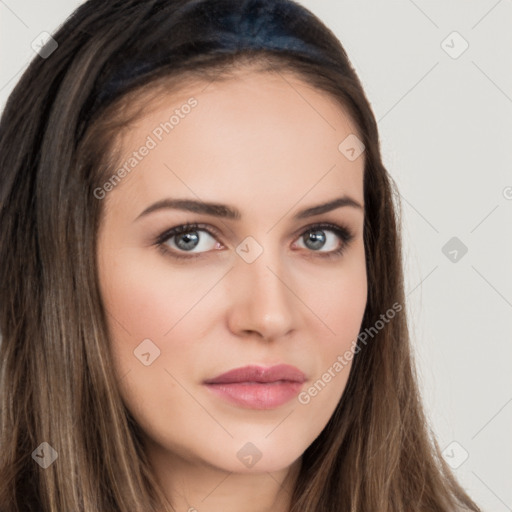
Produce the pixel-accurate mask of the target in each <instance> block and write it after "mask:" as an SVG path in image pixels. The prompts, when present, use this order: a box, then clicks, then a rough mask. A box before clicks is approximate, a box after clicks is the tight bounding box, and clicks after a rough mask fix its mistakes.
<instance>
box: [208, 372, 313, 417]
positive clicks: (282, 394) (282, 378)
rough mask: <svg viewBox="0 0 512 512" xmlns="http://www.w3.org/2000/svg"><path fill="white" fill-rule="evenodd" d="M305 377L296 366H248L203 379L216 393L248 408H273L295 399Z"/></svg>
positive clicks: (228, 400) (210, 389) (239, 405)
mask: <svg viewBox="0 0 512 512" xmlns="http://www.w3.org/2000/svg"><path fill="white" fill-rule="evenodd" d="M305 381H306V376H305V375H304V373H302V372H301V371H300V370H299V369H298V368H295V367H294V366H290V365H286V364H280V365H277V366H272V367H270V368H266V367H261V366H245V367H243V368H236V369H234V370H231V371H229V372H226V373H223V374H222V375H218V376H217V377H215V378H213V379H208V380H205V381H204V382H203V384H204V385H205V386H206V388H207V389H208V390H209V391H210V392H212V393H213V394H214V395H215V396H217V397H220V398H222V399H223V400H226V401H227V402H229V403H231V404H234V405H236V406H238V407H244V408H247V409H274V408H276V407H279V406H281V405H283V404H285V403H287V402H289V401H290V400H291V399H292V398H294V397H295V396H296V395H297V394H298V393H299V391H300V389H301V388H302V384H303V383H304V382H305Z"/></svg>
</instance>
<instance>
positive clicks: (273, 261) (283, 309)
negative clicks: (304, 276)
mask: <svg viewBox="0 0 512 512" xmlns="http://www.w3.org/2000/svg"><path fill="white" fill-rule="evenodd" d="M229 279H230V283H229V290H230V293H229V295H230V307H229V311H228V315H229V317H228V325H229V328H230V330H231V331H232V332H233V333H234V334H236V335H238V336H245V337H247V336H249V335H257V336H258V337H260V338H262V339H265V340H268V341H270V340H274V339H279V338H280V337H283V336H286V335H288V334H290V333H291V332H292V331H293V330H294V329H296V328H297V327H298V325H297V323H298V318H299V311H298V308H299V307H300V301H299V300H298V299H297V298H296V296H295V295H294V291H293V288H294V287H293V283H291V282H290V281H291V277H290V272H287V271H286V268H285V267H284V266H283V265H282V262H281V260H280V258H279V256H278V255H276V256H273V255H272V254H270V251H267V250H264V251H263V253H262V254H261V255H260V256H259V257H258V258H257V259H256V260H255V261H253V262H252V263H247V262H246V261H244V260H243V259H242V258H239V259H238V260H237V261H236V263H235V268H234V269H233V270H232V271H231V272H230V273H229Z"/></svg>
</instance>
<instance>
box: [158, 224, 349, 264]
mask: <svg viewBox="0 0 512 512" xmlns="http://www.w3.org/2000/svg"><path fill="white" fill-rule="evenodd" d="M323 230H325V231H332V232H333V233H334V234H336V235H337V236H338V237H339V238H340V239H341V240H342V242H343V244H342V245H341V247H339V248H338V249H335V250H333V251H329V252H323V253H322V252H318V251H313V250H311V251H310V252H312V253H313V254H315V255H316V256H318V257H320V258H326V259H331V258H337V257H338V258H339V257H341V255H342V254H343V253H344V252H345V249H347V248H348V246H349V245H350V243H351V242H352V240H353V239H354V234H353V233H352V231H351V230H350V229H349V228H348V227H347V226H345V225H340V226H338V225H336V224H329V223H326V222H324V223H320V224H313V225H311V226H306V229H305V230H304V231H303V232H302V233H301V235H300V237H302V236H304V235H305V234H306V233H310V232H312V231H323ZM190 231H206V232H207V233H208V234H209V235H210V236H212V237H213V238H218V237H219V234H218V233H217V231H216V230H215V229H212V228H211V227H209V226H207V225H206V224H198V223H190V224H183V225H181V226H176V227H174V228H172V229H168V230H166V231H164V232H163V233H162V234H161V235H159V236H158V237H157V238H156V240H155V241H154V244H153V245H156V246H157V247H158V249H159V250H160V251H161V252H162V253H163V254H164V255H166V256H171V257H172V258H176V259H181V260H186V259H188V260H191V259H195V258H198V257H200V256H201V255H203V254H204V253H190V254H188V255H187V256H184V255H182V254H180V253H179V252H177V251H174V250H169V249H168V247H166V245H165V242H168V241H169V240H170V239H171V238H172V237H174V236H177V235H181V234H183V233H188V232H190ZM300 237H299V238H300ZM206 252H209V251H206ZM185 254H186V253H185Z"/></svg>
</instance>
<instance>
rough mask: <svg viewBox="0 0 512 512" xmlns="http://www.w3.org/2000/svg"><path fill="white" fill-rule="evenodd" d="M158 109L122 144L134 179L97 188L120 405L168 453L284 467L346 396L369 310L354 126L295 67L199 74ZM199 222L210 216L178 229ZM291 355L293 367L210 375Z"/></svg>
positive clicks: (223, 464) (228, 466) (246, 466)
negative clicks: (210, 76) (198, 80)
mask: <svg viewBox="0 0 512 512" xmlns="http://www.w3.org/2000/svg"><path fill="white" fill-rule="evenodd" d="M145 112H146V113H145V117H144V118H143V119H140V120H139V121H137V122H136V123H135V124H134V125H133V126H132V128H131V129H130V130H129V132H127V134H126V136H125V137H124V138H123V139H122V150H123V161H122V162H120V163H119V166H118V168H117V169H121V168H122V167H123V166H124V172H123V171H119V172H117V173H116V176H115V177H113V178H112V179H110V180H109V181H108V182H106V184H105V185H103V186H102V187H101V190H100V189H97V190H96V192H95V195H96V196H97V197H98V198H99V199H98V200H102V201H104V205H103V206H104V207H105V208H106V210H105V212H104V213H105V215H104V218H103V220H102V223H101V226H100V231H99V240H98V262H99V279H100V287H101V293H102V297H103V300H104V307H105V308H106V310H107V312H108V313H107V317H108V321H109V331H110V337H111V343H112V351H113V357H114V362H115V374H116V376H117V379H118V381H119V384H120V388H121V393H122V396H123V399H124V402H125V404H126V406H127V408H128V409H129V411H130V412H131V414H132V415H133V416H134V418H135V419H136V421H137V422H138V424H139V425H140V426H141V428H142V430H143V432H144V435H145V441H146V443H147V446H148V450H151V453H152V454H153V455H152V456H153V457H155V458H156V457H159V458H160V459H161V460H166V461H167V462H171V461H180V462H181V463H182V464H183V463H190V464H193V465H197V464H201V465H207V466H208V467H210V468H211V467H214V468H220V469H222V470H224V471H230V472H238V473H243V472H267V471H277V470H280V469H283V468H286V467H288V466H290V465H291V464H292V463H293V462H294V461H297V460H298V459H299V458H300V456H301V455H302V453H303V452H304V450H305V449H306V448H307V447H308V446H309V445H310V444H311V443H312V442H313V441H314V439H315V438H316V437H317V436H318V435H319V434H320V432H321V431H322V429H323V428H324V427H325V425H326V424H327V422H328V420H329V418H330V417H331V415H332V413H333V412H334V409H335V407H336V405H337V404H338V402H339V400H340V397H341V396H342V394H343V390H344V388H345V385H346V382H347V379H348V376H349V370H350V367H351V360H350V358H347V357H345V356H346V352H347V351H350V350H351V349H352V348H353V341H354V340H355V339H356V337H357V335H358V333H359V330H360V327H361V322H362V317H363V313H364V310H365V306H366V296H367V277H366V267H365V251H364V244H363V221H364V202H363V168H364V153H362V154H361V155H360V156H359V157H358V156H357V155H358V153H359V148H358V147H357V145H356V144H355V143H356V142H357V139H355V135H354V134H355V126H354V125H353V124H352V122H351V121H350V120H349V119H348V117H347V116H346V115H345V113H344V111H343V110H342V109H341V108H340V107H339V106H338V105H337V104H336V103H335V102H334V100H332V99H331V98H330V97H329V96H327V95H326V94H325V93H323V92H319V91H318V90H316V89H313V88H312V87H311V86H309V85H307V84H305V83H304V82H302V81H300V80H299V79H298V78H296V77H294V75H292V74H290V73H282V74H271V73H256V72H248V73H245V74H240V75H239V77H237V78H233V79H230V80H229V81H218V82H213V83H210V84H207V83H204V84H201V85H198V84H196V85H195V86H191V87H189V88H188V89H186V90H185V89H183V90H181V91H180V92H176V91H175V92H174V93H172V92H169V93H168V95H166V96H165V97H163V98H161V99H160V100H159V103H158V104H156V103H154V104H153V105H152V108H151V109H149V110H146V111H145ZM347 137H348V139H347ZM340 144H341V145H340ZM340 198H345V199H347V201H345V202H343V201H341V202H339V203H338V204H337V205H333V207H332V208H324V207H322V205H326V204H329V203H332V202H333V201H335V200H338V199H340ZM176 200H180V201H183V203H182V206H187V205H188V207H190V208H184V207H183V208H180V207H179V206H180V205H179V204H178V205H175V207H172V205H171V201H176ZM351 201H353V203H351ZM196 202H197V203H196ZM201 203H203V206H201ZM205 205H209V206H208V207H207V206H205ZM213 205H217V206H213ZM218 205H225V206H218ZM358 205H359V206H358ZM232 212H238V213H237V214H233V213H232ZM187 223H197V224H199V225H200V226H198V227H192V228H189V229H188V231H186V232H185V233H181V234H175V235H172V234H170V233H169V231H170V230H171V229H172V228H175V227H179V226H182V225H184V224H187ZM327 223H328V224H329V225H330V226H323V224H327ZM338 227H339V229H341V231H340V232H339V233H338V231H337V229H338ZM345 230H346V231H348V233H349V234H350V235H351V237H352V238H351V239H350V240H349V241H347V239H346V237H345V236H344V232H345ZM338 249H341V250H342V251H341V253H337V252H336V251H337V250H338ZM341 359H343V361H344V363H341V362H340V361H341ZM277 365H290V366H292V367H294V368H295V370H294V371H291V372H287V371H286V370H290V368H288V367H287V368H285V369H283V367H281V368H277V369H275V370H274V371H273V372H268V373H265V371H264V370H263V371H261V372H260V373H258V371H257V370H256V371H255V372H253V373H251V372H250V371H241V372H240V373H239V374H238V375H235V376H232V379H231V381H230V379H229V378H225V377H224V378H223V377H221V378H220V379H218V382H217V383H216V384H206V383H205V381H208V380H212V379H214V378H216V377H217V376H220V375H222V374H225V373H226V372H229V371H231V370H233V369H238V368H243V367H247V366H255V367H260V370H261V369H262V368H263V369H267V368H269V367H274V366H277ZM340 367H341V368H340ZM292 370H293V369H292ZM301 375H303V377H302V378H301ZM265 377H266V379H267V382H260V381H261V380H265Z"/></svg>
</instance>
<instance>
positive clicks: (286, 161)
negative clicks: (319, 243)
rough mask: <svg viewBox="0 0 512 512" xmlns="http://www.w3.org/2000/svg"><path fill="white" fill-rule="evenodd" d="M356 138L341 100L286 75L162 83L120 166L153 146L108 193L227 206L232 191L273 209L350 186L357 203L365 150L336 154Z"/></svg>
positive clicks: (124, 142) (125, 144)
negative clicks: (172, 86)
mask: <svg viewBox="0 0 512 512" xmlns="http://www.w3.org/2000/svg"><path fill="white" fill-rule="evenodd" d="M354 136H358V135H357V129H356V126H355V123H353V121H352V120H351V119H350V117H349V116H348V114H347V113H346V112H345V111H344V109H343V108H342V107H341V105H340V104H339V103H338V102H337V101H336V100H335V99H334V98H333V97H332V96H330V95H329V94H327V93H326V92H324V91H321V90H318V89H316V88H314V87H313V86H311V85H310V84H308V83H306V82H304V81H303V80H301V79H300V78H299V77H297V76H296V75H294V74H292V73H290V72H279V73H276V72H256V71H252V72H251V71H249V72H248V71H245V72H241V73H238V74H237V75H236V76H234V77H232V78H229V79H222V80H214V81H210V82H208V81H204V82H200V81H194V82H191V83H190V84H189V85H188V86H187V85H186V84H185V85H181V86H180V87H179V88H177V89H173V90H168V91H166V90H162V89H160V90H159V93H158V96H154V98H153V100H152V101H151V103H149V104H147V106H146V107H145V109H144V115H142V116H141V117H139V118H138V119H137V120H136V122H134V123H132V124H131V126H130V128H129V130H127V131H126V132H125V133H124V134H123V137H122V138H121V148H122V151H121V155H122V162H118V164H119V165H121V164H125V163H126V162H128V160H129V159H130V158H135V157H134V156H133V153H134V152H138V150H139V149H141V148H143V147H144V146H147V147H150V148H151V149H150V150H149V151H144V153H145V156H144V157H143V158H141V159H140V160H138V161H137V163H136V165H135V166H134V168H133V170H132V171H130V172H129V175H128V176H127V177H126V178H125V179H123V182H122V183H121V186H118V187H116V189H115V191H114V192H113V193H112V196H119V199H122V197H121V196H124V197H125V198H132V199H133V198H134V197H135V196H136V197H137V199H138V200H141V201H146V202H147V201H152V200H158V199H161V197H163V196H164V195H172V196H180V197H184V196H185V197H192V196H194V198H195V199H197V198H198V197H199V198H201V199H204V200H213V201H226V202H229V203H232V204H233V203H234V202H233V196H234V195H235V196H236V198H237V199H238V201H237V204H239V206H240V207H241V209H243V205H244V204H251V203H252V204H254V202H255V201H258V199H261V198H262V197H266V198H268V200H269V201H277V203H275V205H276V206H278V205H279V203H281V204H282V203H283V200H284V201H285V202H287V203H290V204H291V203H293V202H295V201H297V200H299V199H300V198H301V197H303V196H305V195H308V196H309V199H311V201H308V202H313V201H314V199H315V198H321V199H325V198H326V197H327V198H330V196H332V197H337V196H339V195H340V193H347V194H348V195H351V196H352V197H354V198H355V199H356V200H358V201H360V202H361V203H362V202H363V196H362V193H363V190H362V184H363V181H362V180H363V170H364V153H363V154H362V155H361V156H360V157H359V158H357V159H355V160H350V159H348V158H347V157H346V155H345V154H344V153H343V152H342V151H340V143H342V142H343V141H344V140H347V137H354ZM358 137H359V136H358ZM132 163H135V162H132ZM128 167H129V166H128ZM283 206H284V205H283Z"/></svg>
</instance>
